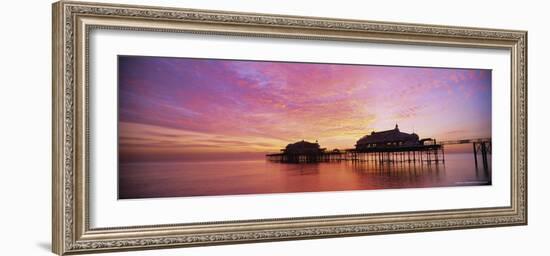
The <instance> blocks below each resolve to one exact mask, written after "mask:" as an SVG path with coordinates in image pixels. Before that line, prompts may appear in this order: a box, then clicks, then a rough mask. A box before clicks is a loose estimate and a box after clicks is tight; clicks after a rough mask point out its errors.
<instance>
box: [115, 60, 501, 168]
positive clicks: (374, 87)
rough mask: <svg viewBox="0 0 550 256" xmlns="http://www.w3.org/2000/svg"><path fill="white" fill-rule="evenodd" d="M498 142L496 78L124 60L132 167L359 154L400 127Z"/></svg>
mask: <svg viewBox="0 0 550 256" xmlns="http://www.w3.org/2000/svg"><path fill="white" fill-rule="evenodd" d="M396 123H398V124H399V128H400V130H401V131H403V132H407V133H412V132H413V131H414V132H416V133H417V134H418V135H419V136H420V137H421V138H423V137H431V138H436V139H438V140H447V139H460V138H478V137H490V136H491V71H490V70H478V69H449V68H420V67H393V66H369V65H343V64H311V63H289V62H265V61H236V60H214V59H192V58H163V57H138V56H136V57H134V56H120V57H119V152H120V155H121V157H122V160H123V161H133V160H135V159H139V160H147V159H163V160H177V159H180V158H182V157H184V156H186V155H187V156H194V157H196V158H201V156H206V155H208V156H215V155H224V154H225V155H228V156H229V155H231V156H235V157H239V156H245V155H247V154H248V155H260V153H266V152H277V151H279V150H280V149H281V148H284V147H285V146H286V145H287V144H288V143H293V142H296V141H299V140H308V141H318V142H319V143H320V144H321V146H322V147H324V148H327V149H334V148H339V149H345V148H352V147H353V146H354V144H355V142H356V141H357V140H358V139H359V138H361V137H362V136H364V135H365V134H368V133H370V132H371V131H381V130H389V129H392V128H393V127H394V126H395V124H396Z"/></svg>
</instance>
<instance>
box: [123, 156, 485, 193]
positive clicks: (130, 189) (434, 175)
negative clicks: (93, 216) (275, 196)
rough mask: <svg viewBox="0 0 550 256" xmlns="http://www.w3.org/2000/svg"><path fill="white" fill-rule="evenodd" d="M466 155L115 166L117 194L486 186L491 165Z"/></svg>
mask: <svg viewBox="0 0 550 256" xmlns="http://www.w3.org/2000/svg"><path fill="white" fill-rule="evenodd" d="M488 162H489V165H488V169H484V168H476V167H475V163H474V159H473V157H472V155H471V154H448V155H447V156H446V161H445V164H443V163H442V162H440V163H430V164H427V163H422V164H420V163H418V162H417V163H413V162H384V163H379V162H374V161H369V162H366V161H334V162H319V163H301V164H284V163H276V162H269V161H265V160H263V159H262V160H257V161H228V162H183V163H173V162H169V163H132V164H121V165H120V166H119V167H120V168H119V198H149V197H180V196H208V195H238V194H265V193H290V192H317V191H346V190H369V189H388V188H421V187H441V186H465V185H488V184H491V168H490V167H491V165H490V162H491V161H490V157H489V161H488Z"/></svg>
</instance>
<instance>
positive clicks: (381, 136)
mask: <svg viewBox="0 0 550 256" xmlns="http://www.w3.org/2000/svg"><path fill="white" fill-rule="evenodd" d="M457 144H472V147H473V157H474V159H475V165H476V168H477V167H478V161H480V162H481V164H482V165H483V169H484V170H488V168H489V162H488V155H489V154H491V151H492V150H491V138H475V139H460V140H447V141H436V140H435V139H432V138H425V139H419V137H418V135H416V134H415V133H412V134H408V133H403V132H400V131H399V128H398V126H397V125H396V126H395V128H394V129H392V130H387V131H381V132H372V133H371V134H369V135H366V136H364V137H362V138H361V139H359V140H358V141H357V143H356V145H355V148H348V149H343V150H340V149H334V150H331V151H327V150H326V149H324V148H321V147H320V145H319V144H318V143H317V142H315V143H311V142H307V141H304V140H302V141H299V142H296V143H294V144H288V145H287V147H286V148H285V149H281V152H280V153H272V154H267V155H266V158H267V159H268V160H270V161H275V162H282V163H317V162H330V161H356V162H375V163H394V162H407V163H421V164H432V163H435V164H438V163H443V164H444V163H445V146H447V145H457ZM478 157H479V159H478Z"/></svg>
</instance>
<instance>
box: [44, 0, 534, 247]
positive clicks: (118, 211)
mask: <svg viewBox="0 0 550 256" xmlns="http://www.w3.org/2000/svg"><path fill="white" fill-rule="evenodd" d="M526 58H527V32H526V31H512V30H502V29H486V28H465V27H450V26H436V25H424V24H406V23H389V22H373V21H361V20H345V19H328V18H317V17H297V16H281V15H272V14H255V13H235V12H219V11H208V10H191V9H176V8H163V7H145V6H129V5H111V4H97V3H86V2H67V1H61V2H58V3H55V4H54V5H53V243H52V244H53V251H54V252H55V253H57V254H60V255H63V254H69V253H70V254H74V253H86V252H101V251H114V250H132V249H151V248H166V247H183V246H200V245H216V244H227V243H244V242H259V241H275V240H291V239H311V238H326V237H337V236H354V235H373V234H387V233H398V232H417V231H435V230H450V229H464V228H482V227H495V226H508V225H525V224H527V162H526V159H527V61H526Z"/></svg>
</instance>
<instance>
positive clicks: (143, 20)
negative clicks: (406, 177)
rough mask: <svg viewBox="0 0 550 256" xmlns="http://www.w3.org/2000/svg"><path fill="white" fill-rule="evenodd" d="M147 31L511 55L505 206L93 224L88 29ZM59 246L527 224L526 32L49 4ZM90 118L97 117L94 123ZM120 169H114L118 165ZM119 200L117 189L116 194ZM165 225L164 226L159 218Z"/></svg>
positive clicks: (94, 247) (76, 248) (74, 249)
mask: <svg viewBox="0 0 550 256" xmlns="http://www.w3.org/2000/svg"><path fill="white" fill-rule="evenodd" d="M97 30H112V31H145V32H158V36H159V37H162V36H163V33H191V34H197V35H224V36H239V37H244V38H247V37H249V38H267V39H269V38H278V39H299V40H304V42H308V41H319V40H322V41H338V42H356V43H378V44H392V45H393V44H396V45H418V46H430V47H441V46H443V47H459V48H475V49H502V50H507V51H509V52H510V64H511V65H510V66H509V68H510V69H509V72H510V81H509V82H510V88H508V89H509V92H510V96H511V97H510V99H505V100H507V101H509V103H510V106H511V107H510V115H509V116H510V120H511V122H510V131H511V132H510V134H509V136H508V137H509V138H510V141H509V143H510V148H511V150H510V152H509V156H510V161H509V163H506V165H507V166H508V165H509V167H510V173H509V178H510V184H509V185H510V187H509V192H510V193H509V202H510V204H509V205H506V206H502V205H494V206H490V207H481V208H479V207H477V208H460V209H439V210H427V211H426V210H423V211H414V210H411V211H400V212H377V213H359V214H355V213H354V214H348V215H322V214H318V215H315V216H299V217H289V218H268V219H264V218H261V219H252V220H229V221H211V222H210V221H206V222H187V223H186V222H182V223H171V224H158V225H135V226H134V225H132V226H125V225H121V226H114V227H92V226H91V225H90V222H91V220H90V218H93V216H91V215H92V214H91V213H92V211H93V209H91V208H92V207H93V205H92V204H91V201H92V199H91V196H92V195H91V194H90V187H91V183H90V182H91V181H90V140H93V138H91V137H90V132H93V131H91V130H90V129H91V125H90V122H91V120H90V108H89V101H90V97H93V96H95V97H101V95H97V94H94V95H92V94H90V91H89V90H90V86H89V85H90V79H91V77H90V74H89V66H90V62H91V61H93V59H90V57H89V56H90V55H89V46H90V33H91V32H92V31H97ZM52 31H53V60H52V72H53V81H52V84H53V106H52V108H53V123H52V125H53V142H52V143H53V147H52V148H53V149H52V150H53V163H52V171H53V174H52V189H53V191H52V197H53V207H52V210H53V214H52V215H53V219H52V225H53V229H52V230H53V234H52V240H53V241H52V245H53V246H52V247H53V251H54V252H55V253H57V254H59V255H64V254H76V253H89V252H107V251H118V250H136V249H152V248H168V247H185V246H206V245H217V244H230V243H247V242H261V241H280V240H296V239H315V238H328V237H343V236H359V235H375V234H388V233H400V232H419V231H437V230H452V229H466V228H484V227H497V226H512V225H526V224H527V32H526V31H513V30H502V29H486V28H466V27H451V26H438V25H425V24H407V23H389V22H377V21H376V22H375V21H361V20H346V19H329V18H317V17H298V16H281V15H272V14H256V13H235V12H220V11H209V10H191V9H177V8H163V7H148V6H130V5H112V4H96V3H85V2H71V1H61V2H57V3H55V4H53V30H52ZM92 122H93V120H92ZM112 171H113V173H116V170H112ZM113 196H114V197H116V195H113ZM159 223H160V222H159Z"/></svg>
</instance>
